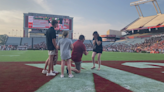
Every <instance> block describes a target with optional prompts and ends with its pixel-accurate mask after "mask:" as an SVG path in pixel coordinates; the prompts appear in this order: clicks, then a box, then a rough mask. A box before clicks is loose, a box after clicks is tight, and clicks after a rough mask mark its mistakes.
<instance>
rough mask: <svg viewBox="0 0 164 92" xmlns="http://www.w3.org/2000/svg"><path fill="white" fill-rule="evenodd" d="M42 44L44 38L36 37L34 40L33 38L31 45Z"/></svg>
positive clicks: (44, 40)
mask: <svg viewBox="0 0 164 92" xmlns="http://www.w3.org/2000/svg"><path fill="white" fill-rule="evenodd" d="M42 42H46V38H45V37H41V38H39V37H36V38H33V45H35V44H40V43H42Z"/></svg>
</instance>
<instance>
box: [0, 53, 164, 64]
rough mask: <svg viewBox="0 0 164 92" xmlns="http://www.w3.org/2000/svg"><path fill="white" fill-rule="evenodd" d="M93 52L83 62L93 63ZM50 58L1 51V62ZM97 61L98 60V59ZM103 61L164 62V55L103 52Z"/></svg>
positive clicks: (84, 57) (39, 54) (42, 54)
mask: <svg viewBox="0 0 164 92" xmlns="http://www.w3.org/2000/svg"><path fill="white" fill-rule="evenodd" d="M91 55H92V52H89V55H87V56H85V55H83V58H82V60H83V61H91ZM47 57H48V53H47V51H39V50H35V51H34V50H29V51H0V62H7V61H8V62H12V61H45V60H46V59H47ZM60 60H61V58H60V52H59V59H58V61H60ZM96 60H97V58H96ZM101 60H102V61H136V60H164V54H144V53H120V52H103V54H102V57H101Z"/></svg>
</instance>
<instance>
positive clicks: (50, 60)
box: [48, 55, 53, 73]
mask: <svg viewBox="0 0 164 92" xmlns="http://www.w3.org/2000/svg"><path fill="white" fill-rule="evenodd" d="M52 66H53V55H49V64H48V73H50V71H52Z"/></svg>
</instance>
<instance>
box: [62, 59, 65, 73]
mask: <svg viewBox="0 0 164 92" xmlns="http://www.w3.org/2000/svg"><path fill="white" fill-rule="evenodd" d="M64 66H65V61H64V60H61V75H64Z"/></svg>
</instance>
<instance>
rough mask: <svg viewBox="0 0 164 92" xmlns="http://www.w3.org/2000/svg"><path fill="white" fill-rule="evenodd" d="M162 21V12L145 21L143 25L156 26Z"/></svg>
mask: <svg viewBox="0 0 164 92" xmlns="http://www.w3.org/2000/svg"><path fill="white" fill-rule="evenodd" d="M163 22H164V14H161V15H157V17H156V18H154V19H153V20H152V21H150V22H149V23H147V24H146V25H145V26H144V27H151V26H157V25H159V24H161V23H163Z"/></svg>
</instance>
